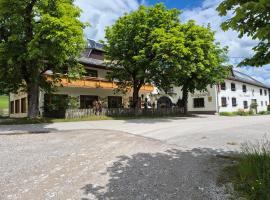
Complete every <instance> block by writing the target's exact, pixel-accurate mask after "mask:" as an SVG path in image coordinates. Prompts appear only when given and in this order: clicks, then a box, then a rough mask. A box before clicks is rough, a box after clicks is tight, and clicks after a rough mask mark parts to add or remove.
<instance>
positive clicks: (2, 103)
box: [0, 96, 8, 109]
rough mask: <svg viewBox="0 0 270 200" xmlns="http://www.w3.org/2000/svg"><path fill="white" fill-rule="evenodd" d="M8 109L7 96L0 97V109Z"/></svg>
mask: <svg viewBox="0 0 270 200" xmlns="http://www.w3.org/2000/svg"><path fill="white" fill-rule="evenodd" d="M7 108H8V96H0V109H7Z"/></svg>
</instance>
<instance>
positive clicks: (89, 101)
mask: <svg viewBox="0 0 270 200" xmlns="http://www.w3.org/2000/svg"><path fill="white" fill-rule="evenodd" d="M97 100H98V96H91V95H81V96H80V108H81V109H86V108H92V107H93V102H94V101H97Z"/></svg>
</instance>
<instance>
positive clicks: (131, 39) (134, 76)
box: [105, 4, 180, 108]
mask: <svg viewBox="0 0 270 200" xmlns="http://www.w3.org/2000/svg"><path fill="white" fill-rule="evenodd" d="M179 14H180V12H179V11H178V10H176V9H172V10H169V9H166V8H165V6H164V5H163V4H157V5H155V6H153V7H145V6H141V7H140V8H139V9H138V10H137V11H135V12H132V13H130V14H125V15H124V16H122V17H120V18H119V19H118V20H117V21H116V22H115V24H114V25H112V26H111V27H109V28H107V29H106V36H105V38H106V42H105V50H106V55H107V58H108V59H109V60H110V61H111V62H110V65H111V67H112V72H111V73H110V74H109V77H110V78H112V79H116V80H117V84H118V86H119V89H121V90H128V89H130V88H132V89H133V105H132V106H133V107H134V108H138V107H139V90H140V89H141V87H142V86H143V85H144V84H145V83H150V82H151V80H152V77H153V74H151V68H153V67H155V66H154V65H153V63H155V61H154V60H153V59H154V58H155V56H154V54H153V52H152V41H153V38H152V35H153V33H154V32H155V31H156V30H157V29H159V28H163V29H164V30H169V29H171V28H172V27H174V26H176V25H177V24H178V22H179V19H178V18H179Z"/></svg>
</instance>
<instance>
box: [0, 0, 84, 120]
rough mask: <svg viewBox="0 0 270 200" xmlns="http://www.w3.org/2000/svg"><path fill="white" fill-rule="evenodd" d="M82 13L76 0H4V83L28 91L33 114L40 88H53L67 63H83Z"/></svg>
mask: <svg viewBox="0 0 270 200" xmlns="http://www.w3.org/2000/svg"><path fill="white" fill-rule="evenodd" d="M80 13H81V10H80V9H79V8H78V7H76V6H75V5H74V1H73V0H0V83H1V85H2V89H3V90H4V92H16V91H18V90H23V91H26V92H27V93H28V116H29V117H30V118H35V117H37V116H38V107H39V105H38V102H39V91H40V89H42V90H49V89H50V88H51V86H52V85H53V84H54V83H55V82H57V81H59V80H60V76H59V75H58V74H59V73H61V72H63V71H64V70H66V68H69V69H70V71H72V72H75V71H77V69H79V68H80V67H79V65H78V63H77V60H76V58H77V57H78V56H79V54H80V52H81V50H82V49H83V48H84V45H85V41H84V37H83V28H84V26H85V25H84V24H83V23H82V22H80V21H79V16H80ZM47 70H51V71H52V72H53V75H52V76H51V78H50V81H48V79H47V78H46V76H44V72H46V71H47ZM0 89H1V87H0Z"/></svg>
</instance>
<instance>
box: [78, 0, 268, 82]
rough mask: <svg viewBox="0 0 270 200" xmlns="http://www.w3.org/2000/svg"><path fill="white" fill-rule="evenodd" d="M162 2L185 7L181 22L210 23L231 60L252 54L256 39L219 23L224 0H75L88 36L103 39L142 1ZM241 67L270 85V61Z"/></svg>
mask: <svg viewBox="0 0 270 200" xmlns="http://www.w3.org/2000/svg"><path fill="white" fill-rule="evenodd" d="M159 2H163V3H164V4H165V5H166V6H167V7H168V8H177V9H180V10H182V14H181V15H180V16H179V17H180V20H181V21H182V22H186V21H188V20H191V19H193V20H195V21H196V22H197V23H198V24H200V25H207V24H208V23H210V24H211V28H212V29H213V30H214V31H216V41H218V42H220V43H221V45H222V46H228V47H229V57H230V63H231V64H233V65H237V64H238V63H239V62H240V61H241V60H242V59H243V58H245V57H250V56H252V55H253V51H252V47H253V46H254V45H256V44H257V41H254V40H252V39H251V38H249V37H246V36H245V37H243V38H241V39H239V38H238V37H237V33H236V32H235V31H232V30H229V31H227V32H223V31H222V30H221V28H220V24H221V23H222V22H223V21H224V20H225V18H224V17H219V16H218V13H217V12H216V7H217V5H218V4H219V3H220V2H221V0H75V3H76V4H77V5H78V6H79V7H80V8H81V9H82V10H83V14H82V17H81V20H82V21H85V22H90V24H91V27H89V28H87V29H86V30H85V36H86V37H88V38H91V39H95V40H102V39H104V28H105V27H106V26H110V25H112V24H113V23H114V22H115V20H117V18H119V17H120V16H121V15H123V14H124V13H128V12H132V11H134V10H136V9H137V8H138V7H139V6H140V5H142V4H143V5H154V4H156V3H159ZM238 70H240V71H242V72H244V73H247V74H249V75H251V76H253V77H254V78H256V79H258V80H259V81H261V82H263V83H265V84H267V85H269V86H270V65H267V66H264V67H262V68H253V67H244V68H239V69H238Z"/></svg>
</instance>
